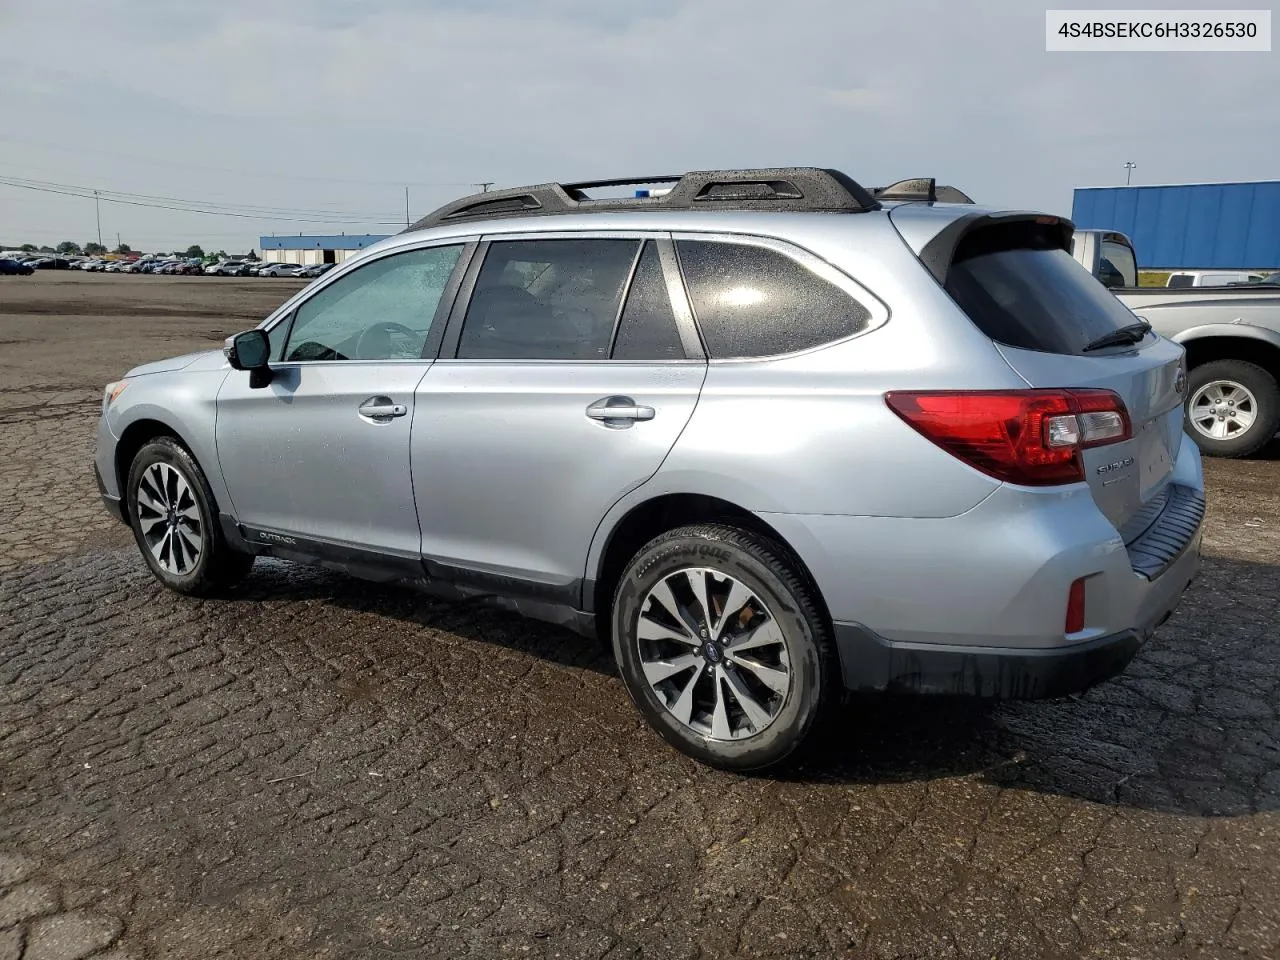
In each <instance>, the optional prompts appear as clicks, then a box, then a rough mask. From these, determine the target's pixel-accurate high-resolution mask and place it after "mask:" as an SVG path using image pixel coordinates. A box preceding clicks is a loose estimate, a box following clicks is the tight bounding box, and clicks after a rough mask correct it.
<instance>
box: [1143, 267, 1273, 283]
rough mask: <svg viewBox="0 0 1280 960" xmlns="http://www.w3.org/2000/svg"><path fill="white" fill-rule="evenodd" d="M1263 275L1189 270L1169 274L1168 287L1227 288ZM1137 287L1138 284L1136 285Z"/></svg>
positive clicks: (1249, 281) (1241, 271) (1234, 271)
mask: <svg viewBox="0 0 1280 960" xmlns="http://www.w3.org/2000/svg"><path fill="white" fill-rule="evenodd" d="M1260 277H1261V274H1257V273H1248V272H1246V271H1244V270H1188V271H1177V272H1175V273H1171V274H1169V279H1168V280H1167V281H1165V286H1167V287H1226V286H1232V285H1234V284H1238V283H1252V282H1253V281H1255V280H1257V279H1260ZM1135 286H1136V284H1135Z"/></svg>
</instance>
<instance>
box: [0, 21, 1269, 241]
mask: <svg viewBox="0 0 1280 960" xmlns="http://www.w3.org/2000/svg"><path fill="white" fill-rule="evenodd" d="M55 7H56V5H47V4H26V5H23V6H21V7H13V8H10V10H9V12H8V14H7V15H6V19H5V20H4V21H3V22H2V23H0V83H3V85H4V89H6V90H7V91H10V92H11V93H10V95H9V96H7V97H6V99H5V103H4V107H3V109H4V111H5V123H4V124H3V129H2V130H0V138H7V139H0V175H3V174H14V173H16V174H17V175H20V176H28V177H41V178H43V179H49V180H65V181H67V182H77V183H81V182H85V183H93V184H100V185H102V186H104V187H109V188H114V189H126V190H136V191H139V192H146V193H155V194H164V195H170V196H181V197H198V198H208V199H216V200H224V201H228V202H243V203H257V204H272V205H279V206H291V207H307V208H314V207H325V206H328V207H333V208H340V209H344V210H361V211H368V212H369V213H370V214H371V219H388V218H393V217H394V216H398V215H399V214H397V213H396V211H397V210H402V207H403V194H402V191H401V189H400V188H399V186H398V184H400V183H409V184H410V185H411V189H412V196H413V203H414V214H415V215H416V214H418V213H421V212H425V209H427V208H429V207H430V206H434V205H435V204H437V203H440V202H443V201H444V200H447V199H449V198H450V197H452V196H455V195H457V194H458V193H460V192H463V191H465V190H466V188H465V187H461V186H458V184H462V183H469V182H477V181H480V180H494V181H497V182H499V183H500V184H510V183H522V182H534V181H541V180H546V179H557V178H558V179H572V178H583V177H593V176H610V175H618V174H628V173H632V172H653V171H657V172H667V171H674V172H678V171H680V170H684V169H690V168H695V167H704V166H747V165H767V164H784V163H815V164H821V165H827V166H836V167H839V168H841V169H844V170H846V171H847V172H848V173H850V174H851V175H852V176H854V177H855V179H859V180H862V181H863V182H866V183H869V184H878V183H884V182H889V181H891V180H896V179H900V178H901V177H905V176H919V175H930V174H932V175H936V176H938V177H939V178H940V179H943V180H944V181H946V182H950V183H954V184H956V185H957V186H960V187H962V188H963V189H965V190H966V191H967V192H969V193H970V194H971V195H973V196H975V197H977V198H979V199H981V200H984V201H989V202H992V203H995V204H1002V205H1011V206H1018V207H1040V208H1046V209H1051V210H1055V211H1059V212H1066V211H1068V210H1069V208H1070V201H1071V189H1072V187H1074V186H1077V185H1082V184H1088V183H1096V182H1117V181H1118V180H1119V179H1120V176H1121V174H1122V172H1123V166H1122V164H1123V163H1124V161H1126V160H1133V161H1135V162H1136V163H1137V164H1138V170H1137V175H1138V180H1139V181H1146V182H1153V181H1159V182H1167V181H1171V180H1216V179H1233V178H1241V179H1247V178H1264V177H1274V176H1276V169H1275V165H1274V164H1275V161H1274V157H1275V156H1276V154H1277V152H1280V151H1278V150H1277V147H1280V143H1278V141H1280V132H1278V131H1280V123H1277V121H1280V102H1277V101H1276V99H1275V98H1274V97H1272V96H1270V95H1269V92H1268V91H1271V90H1274V89H1277V88H1278V87H1280V84H1278V83H1277V81H1278V80H1280V68H1278V67H1277V62H1276V60H1275V58H1274V56H1272V55H1268V54H1049V53H1046V52H1045V51H1044V11H1043V9H1042V8H1040V7H1035V6H1029V5H1027V4H1025V3H1023V2H1021V0H986V2H983V3H980V4H979V3H974V4H955V3H945V2H934V0H904V2H901V3H897V4H894V5H879V6H875V7H863V6H854V5H850V4H848V3H847V2H839V3H838V2H834V0H793V2H791V3H787V4H780V3H777V2H776V0H663V2H655V3H645V4H620V3H600V2H595V0H543V2H514V0H445V2H441V0H436V2H409V0H385V2H376V0H366V2H363V3H353V2H350V0H342V2H337V0H316V2H312V3H308V4H306V5H291V6H280V5H269V4H261V3H256V2H255V3H241V2H222V3H219V4H212V5H194V4H192V5H185V4H183V5H179V4H170V3H160V2H152V0H130V2H123V0H100V2H97V3H95V4H93V5H92V6H91V7H87V8H86V9H84V10H79V11H77V15H76V16H75V17H67V16H65V13H64V11H61V10H58V9H55ZM53 65H56V69H55V68H54V66H53ZM15 90H17V91H21V92H22V93H21V95H20V96H13V95H12V91H15ZM50 144H52V145H53V146H48V145H50ZM129 158H132V159H129ZM319 178H330V179H328V180H322V179H319ZM370 181H375V182H370ZM14 197H15V195H14V192H13V191H12V190H11V189H9V188H3V187H0V204H4V205H5V207H4V209H5V211H6V216H5V217H4V226H3V227H0V232H2V233H4V235H5V236H4V239H5V240H6V242H8V241H10V240H19V239H23V238H25V237H26V236H28V235H32V236H34V235H35V233H36V232H41V233H42V236H41V239H43V237H44V235H47V234H48V233H50V232H53V233H56V232H58V231H60V230H61V231H70V233H68V235H69V236H76V237H78V238H83V237H85V236H88V234H87V233H86V232H85V231H86V218H85V215H84V210H83V209H82V207H83V204H80V205H79V206H77V204H76V203H71V204H61V203H59V204H54V203H50V204H49V205H48V208H47V210H44V211H43V212H42V208H41V205H40V204H32V203H29V202H24V203H22V204H16V203H14V204H12V205H10V203H9V201H10V200H11V199H14ZM104 212H105V208H104ZM110 213H111V219H112V220H113V222H114V223H118V224H122V225H123V227H122V229H121V232H122V233H126V232H127V233H130V234H131V235H132V234H133V233H134V231H138V240H139V242H142V243H144V244H145V243H147V242H148V239H149V238H150V237H152V236H154V237H155V238H156V239H157V240H159V239H160V238H166V239H167V238H170V237H172V239H173V241H174V242H177V241H179V240H181V239H182V238H183V237H188V236H189V237H192V238H194V239H199V238H201V237H204V236H206V235H208V234H210V233H214V232H221V233H223V235H224V236H225V235H227V234H235V233H236V232H237V231H238V235H239V236H242V237H243V238H244V242H243V243H241V244H240V245H241V246H248V245H250V242H251V241H252V240H253V238H254V237H256V235H257V232H259V231H270V229H271V227H272V226H273V224H270V223H265V224H257V223H251V222H248V221H246V222H244V223H237V222H236V221H228V220H215V219H212V218H200V217H194V216H191V215H184V214H178V213H161V212H157V211H145V210H136V209H125V208H113V209H111V211H110ZM89 214H90V215H91V214H92V211H91V210H90V211H89ZM88 222H90V223H91V222H92V221H91V219H90V220H89V221H88ZM274 226H276V227H277V228H279V229H280V230H282V231H287V230H289V229H290V228H291V226H292V225H290V224H288V223H283V222H281V223H277V224H274ZM296 226H297V228H299V229H302V230H306V231H308V232H309V231H311V230H312V229H313V227H312V226H311V225H296ZM114 229H116V228H115V227H113V232H114ZM317 229H318V228H317ZM382 229H392V228H390V227H384V228H382Z"/></svg>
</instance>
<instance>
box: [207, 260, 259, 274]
mask: <svg viewBox="0 0 1280 960" xmlns="http://www.w3.org/2000/svg"><path fill="white" fill-rule="evenodd" d="M204 272H205V273H207V274H210V275H211V276H215V277H247V276H248V275H249V267H248V264H246V263H245V262H244V261H243V260H221V261H219V262H218V263H215V264H212V265H210V266H208V267H205V268H204Z"/></svg>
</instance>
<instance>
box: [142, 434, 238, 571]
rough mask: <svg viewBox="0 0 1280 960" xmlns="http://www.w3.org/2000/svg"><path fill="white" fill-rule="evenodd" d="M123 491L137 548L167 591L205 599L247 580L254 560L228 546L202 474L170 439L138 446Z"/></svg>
mask: <svg viewBox="0 0 1280 960" xmlns="http://www.w3.org/2000/svg"><path fill="white" fill-rule="evenodd" d="M125 489H126V490H127V491H128V510H129V523H130V525H131V526H132V527H133V536H134V539H135V540H136V541H137V543H138V549H139V550H140V551H141V552H142V557H143V559H144V560H145V561H146V562H147V566H148V567H149V568H150V569H151V573H152V574H153V575H154V576H155V578H156V579H157V580H159V581H160V582H161V583H163V584H164V585H165V586H166V587H168V588H170V589H171V590H177V591H178V592H179V593H187V594H192V595H195V596H208V595H210V594H213V593H217V592H218V591H220V590H222V589H224V588H225V587H229V586H231V585H232V584H234V583H238V582H239V581H241V580H243V579H244V578H245V577H246V576H247V575H248V573H249V570H250V569H251V568H252V566H253V555H252V554H249V553H241V552H240V551H238V550H236V549H234V548H233V547H232V546H231V544H230V543H228V542H227V538H226V535H225V534H224V533H223V531H222V529H221V528H220V527H219V525H218V522H217V516H218V506H217V503H216V501H215V500H214V497H213V491H211V490H210V489H209V481H208V479H207V478H206V477H205V475H204V471H202V470H201V469H200V465H199V464H198V463H196V461H195V458H194V457H193V456H191V453H190V452H189V451H188V450H187V448H186V447H184V446H183V445H182V444H181V443H179V442H178V441H177V440H175V439H174V438H173V437H156V438H155V439H154V440H150V441H148V442H147V443H145V444H143V445H142V449H140V450H139V451H138V452H137V454H136V455H135V456H134V458H133V463H132V464H131V465H130V467H129V477H128V482H127V484H126V486H125Z"/></svg>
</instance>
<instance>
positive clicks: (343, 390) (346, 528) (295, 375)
mask: <svg viewBox="0 0 1280 960" xmlns="http://www.w3.org/2000/svg"><path fill="white" fill-rule="evenodd" d="M467 249H468V248H467V247H466V246H465V245H464V244H462V243H459V242H456V241H455V242H453V243H449V244H441V245H433V246H424V247H420V248H415V249H411V250H403V251H399V252H394V253H390V254H387V255H385V256H382V257H379V258H377V259H374V260H371V261H368V262H366V263H364V264H362V265H361V266H359V267H357V268H356V269H353V270H350V271H346V272H344V273H343V274H341V275H340V276H337V277H335V278H334V279H333V280H332V281H330V282H325V283H324V284H323V285H322V286H320V287H319V289H317V290H316V291H315V293H313V294H311V295H310V296H309V297H307V299H305V300H304V301H302V302H301V303H300V304H299V305H298V306H297V308H296V309H295V310H293V311H292V313H291V315H290V316H289V317H287V318H286V319H285V320H284V321H283V323H282V324H279V325H276V326H274V327H273V328H272V329H271V330H270V332H269V337H270V339H271V342H272V356H273V358H274V359H273V361H272V363H271V381H270V383H269V384H267V385H266V386H264V387H260V388H255V387H254V386H253V383H252V375H251V374H250V373H247V372H243V371H232V373H231V374H230V375H229V376H228V377H227V379H226V380H225V381H224V383H223V385H222V388H221V390H220V391H219V394H218V399H217V404H218V410H217V426H216V438H217V447H218V461H219V465H220V467H221V468H222V472H223V476H224V478H225V480H226V484H227V489H228V490H229V491H230V494H231V500H232V504H233V508H234V510H235V515H236V518H237V520H238V521H239V522H240V524H241V525H242V526H243V527H244V529H245V535H246V536H247V537H249V538H250V539H252V540H256V541H258V542H261V543H270V544H273V545H275V546H276V547H288V548H290V549H293V550H296V551H298V552H302V553H323V552H326V551H338V552H341V551H343V550H346V551H348V552H349V551H350V549H351V548H355V549H357V550H360V551H364V552H367V553H371V554H377V555H380V556H383V557H386V558H395V559H398V560H401V561H405V560H409V561H412V563H414V564H417V563H418V545H419V532H418V518H417V514H416V512H415V510H414V503H413V485H412V483H411V481H410V476H409V470H410V464H409V432H410V428H411V425H412V422H413V413H414V402H415V401H414V390H415V388H416V387H417V385H418V383H419V381H421V379H422V376H423V374H424V373H426V371H427V369H428V368H429V367H430V366H431V359H432V357H434V355H435V352H436V350H437V349H438V346H439V342H440V335H441V333H442V332H443V318H444V317H445V316H447V315H448V310H449V303H450V301H451V299H452V294H453V292H454V291H456V287H457V282H456V275H457V274H459V272H460V266H459V264H460V262H461V260H462V258H463V254H464V252H466V250H467ZM419 569H420V565H419Z"/></svg>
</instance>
